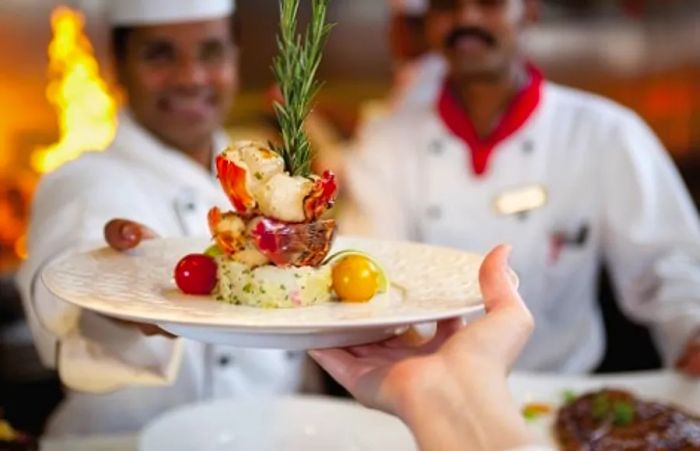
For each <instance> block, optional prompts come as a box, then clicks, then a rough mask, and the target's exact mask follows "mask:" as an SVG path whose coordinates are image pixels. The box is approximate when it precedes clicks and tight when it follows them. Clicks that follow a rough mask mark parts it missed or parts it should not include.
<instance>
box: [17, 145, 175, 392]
mask: <svg viewBox="0 0 700 451" xmlns="http://www.w3.org/2000/svg"><path fill="white" fill-rule="evenodd" d="M90 161H91V159H90V158H88V159H86V160H81V161H78V162H76V163H72V164H69V165H67V166H65V167H64V168H62V169H60V170H59V171H57V172H56V173H54V174H51V175H49V176H47V177H45V178H44V180H42V182H41V183H40V185H39V187H38V190H37V193H36V195H35V199H34V202H33V204H32V219H31V225H30V232H29V259H28V260H27V261H26V262H25V264H24V265H23V267H22V268H21V270H20V273H19V275H18V285H19V288H20V290H21V293H22V298H23V302H24V308H25V311H26V314H27V318H28V322H29V325H30V328H31V330H32V334H33V337H34V342H35V345H36V348H37V350H38V352H39V355H40V357H41V360H42V362H43V363H44V364H45V365H46V366H48V367H50V368H56V369H57V370H58V373H59V376H60V378H61V381H62V382H63V383H64V384H65V385H66V386H67V387H69V388H71V389H73V390H77V391H84V392H94V393H103V392H108V391H112V390H115V389H118V388H120V387H124V386H127V385H140V386H148V385H165V384H168V383H171V382H172V381H173V380H174V378H175V375H176V372H177V369H178V367H179V363H180V359H181V354H182V351H181V343H180V341H179V340H172V339H168V338H163V337H145V336H143V335H142V334H141V333H140V332H139V331H137V330H136V329H133V328H131V327H125V326H122V325H117V324H116V323H114V322H113V321H111V320H109V319H107V318H104V317H101V316H99V315H97V314H94V313H92V312H87V311H83V310H81V309H79V308H77V307H75V306H73V305H71V304H68V303H66V302H64V301H61V300H60V299H58V298H56V297H55V296H53V295H52V294H51V293H50V292H49V291H48V289H47V288H46V287H45V286H44V284H43V283H42V282H41V280H40V273H41V270H42V269H43V268H44V266H45V265H46V263H48V262H49V261H50V260H51V259H52V258H54V257H55V256H57V255H58V254H60V253H61V252H62V251H64V250H66V249H68V248H70V247H82V248H90V247H96V246H100V245H104V239H103V228H104V224H105V223H106V221H108V220H109V219H112V218H130V219H135V220H137V221H140V222H143V223H145V224H149V218H150V216H151V215H152V213H150V211H148V209H147V208H144V206H143V203H144V202H143V201H142V193H140V192H138V190H136V189H135V187H133V186H131V185H130V184H129V182H128V180H129V175H128V174H126V173H124V174H123V175H124V177H121V176H120V174H119V169H118V166H119V164H118V163H117V162H112V164H109V165H102V164H89V162H90ZM97 161H100V160H97ZM86 162H88V163H86ZM102 166H105V167H102ZM122 172H125V171H122ZM115 181H120V182H119V183H115ZM91 243H92V244H91Z"/></svg>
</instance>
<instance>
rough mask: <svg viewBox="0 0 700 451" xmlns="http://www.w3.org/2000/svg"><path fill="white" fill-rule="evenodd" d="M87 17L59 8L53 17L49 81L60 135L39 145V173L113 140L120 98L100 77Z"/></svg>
mask: <svg viewBox="0 0 700 451" xmlns="http://www.w3.org/2000/svg"><path fill="white" fill-rule="evenodd" d="M84 25H85V18H84V17H83V15H82V14H81V13H80V12H78V11H76V10H73V9H71V8H68V7H65V6H59V7H58V8H56V9H55V10H54V11H53V13H52V15H51V28H52V30H53V38H52V40H51V43H50V45H49V85H48V88H47V91H46V96H47V98H48V100H49V102H50V103H51V104H52V105H53V106H54V108H55V109H56V111H57V113H58V119H59V126H60V133H61V134H60V139H59V140H58V142H56V143H55V144H52V145H50V146H48V147H45V148H39V149H36V150H35V151H34V152H33V153H32V156H31V165H32V167H33V168H34V169H35V170H36V171H37V172H39V173H46V172H50V171H53V170H54V169H56V168H58V167H59V166H61V165H62V164H63V163H66V162H68V161H70V160H73V159H75V158H77V157H78V156H79V155H80V154H81V153H83V152H87V151H94V150H104V149H105V148H107V146H109V144H110V143H111V142H112V140H113V139H114V134H115V131H116V125H117V119H116V114H117V102H116V100H115V98H114V97H113V96H112V95H111V93H110V90H109V88H108V87H107V83H106V82H105V81H104V80H103V79H102V78H101V77H100V71H99V65H98V63H97V60H96V59H95V56H94V52H93V48H92V45H91V44H90V41H89V40H88V38H87V36H86V35H85V33H84V30H83V29H84Z"/></svg>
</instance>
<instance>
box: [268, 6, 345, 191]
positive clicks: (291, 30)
mask: <svg viewBox="0 0 700 451" xmlns="http://www.w3.org/2000/svg"><path fill="white" fill-rule="evenodd" d="M312 2H313V4H312V15H311V23H310V25H309V28H307V30H306V32H305V33H304V35H303V36H302V35H301V34H300V33H297V12H298V10H299V0H280V33H279V35H278V36H277V46H278V49H279V53H278V55H277V56H276V57H275V59H274V62H273V66H272V70H273V72H274V74H275V77H276V78H277V83H278V84H279V87H280V90H281V91H282V99H283V103H279V102H275V105H274V107H275V112H276V113H277V121H278V122H279V126H280V130H281V133H282V145H281V146H280V147H275V149H274V150H275V151H276V152H277V153H279V154H280V155H281V156H282V158H283V159H284V164H285V166H286V169H287V171H289V173H290V174H291V175H294V176H296V175H301V176H304V177H307V176H309V175H310V174H311V145H310V143H309V139H308V137H307V136H306V133H305V132H304V121H305V120H306V117H307V116H308V115H309V112H310V110H311V101H312V100H313V98H314V96H315V95H316V93H317V92H318V90H319V88H320V87H321V83H320V82H319V81H318V80H316V72H317V71H318V66H319V64H320V63H321V57H322V55H323V47H324V45H325V42H326V38H327V37H328V33H330V31H331V29H332V28H333V25H331V24H327V23H326V12H327V10H328V0H312Z"/></svg>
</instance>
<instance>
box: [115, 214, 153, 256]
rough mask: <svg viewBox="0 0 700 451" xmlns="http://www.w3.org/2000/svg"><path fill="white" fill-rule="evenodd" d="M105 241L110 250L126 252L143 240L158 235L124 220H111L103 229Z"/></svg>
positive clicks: (142, 226) (144, 227) (135, 223)
mask: <svg viewBox="0 0 700 451" xmlns="http://www.w3.org/2000/svg"><path fill="white" fill-rule="evenodd" d="M104 236H105V241H107V244H109V246H110V247H111V248H112V249H115V250H118V251H126V250H129V249H133V248H134V247H136V246H138V245H139V243H140V242H141V241H143V240H147V239H151V238H156V237H157V236H158V235H157V234H156V233H155V232H153V231H152V230H151V229H149V228H148V227H146V226H144V225H141V224H139V223H137V222H133V221H129V220H126V219H113V220H111V221H109V222H108V223H107V224H106V225H105V228H104Z"/></svg>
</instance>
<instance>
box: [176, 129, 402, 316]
mask: <svg viewBox="0 0 700 451" xmlns="http://www.w3.org/2000/svg"><path fill="white" fill-rule="evenodd" d="M216 167H217V172H218V178H219V180H220V182H221V185H222V187H223V189H224V191H225V192H226V194H227V196H228V197H229V199H230V200H231V203H232V205H233V206H234V208H235V211H228V212H222V211H221V210H220V209H219V208H216V207H214V208H212V209H211V210H210V212H209V226H210V229H211V233H212V237H213V240H214V243H213V244H212V245H211V246H210V247H209V248H208V249H207V250H206V252H205V253H204V254H192V255H188V256H186V257H184V258H183V259H182V260H181V261H180V262H179V263H178V265H177V266H176V268H175V280H176V282H177V285H178V287H179V288H180V290H182V291H183V292H184V293H186V294H194V295H209V294H212V293H213V294H214V295H215V297H216V299H218V300H220V301H223V302H227V303H230V304H237V305H247V306H252V307H265V308H289V307H305V306H310V305H316V304H321V303H325V302H330V301H331V300H333V299H338V300H341V301H346V302H367V301H369V300H371V299H372V298H373V297H374V296H375V295H376V294H377V293H382V292H385V291H386V289H387V287H388V283H387V277H386V273H385V272H384V271H383V270H382V269H381V266H380V265H379V264H378V263H376V262H375V261H374V260H373V259H372V258H371V257H370V256H368V255H366V254H363V253H362V252H359V251H354V252H353V251H345V252H342V253H340V254H339V255H335V256H332V257H330V258H327V257H328V253H329V251H330V249H331V245H332V243H333V238H334V236H335V221H334V220H333V219H322V215H323V214H324V213H325V212H326V210H327V209H328V208H330V207H331V206H332V205H333V201H334V199H335V195H336V192H337V185H336V181H335V176H334V175H333V174H332V173H330V172H325V173H324V174H323V176H321V177H318V176H314V175H310V176H292V175H291V173H290V171H289V170H288V169H286V168H285V163H284V159H283V157H282V156H281V155H280V154H279V153H277V152H275V151H273V150H271V149H270V148H267V147H264V146H261V145H259V144H256V143H253V142H241V143H237V144H235V145H233V146H232V147H230V148H228V149H227V150H226V151H225V152H223V153H222V154H221V155H219V156H218V157H217V160H216Z"/></svg>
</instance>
